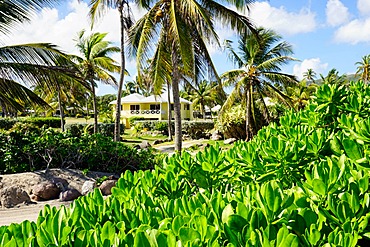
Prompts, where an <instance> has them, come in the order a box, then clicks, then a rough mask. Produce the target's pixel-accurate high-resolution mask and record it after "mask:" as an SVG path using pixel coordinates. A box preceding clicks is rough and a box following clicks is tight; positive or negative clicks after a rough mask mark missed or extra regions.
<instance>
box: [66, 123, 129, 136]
mask: <svg viewBox="0 0 370 247" xmlns="http://www.w3.org/2000/svg"><path fill="white" fill-rule="evenodd" d="M65 127H66V130H67V131H68V132H70V133H71V135H72V136H81V135H83V134H92V133H93V132H94V125H93V124H87V123H76V124H66V126H65ZM120 127H121V131H120V134H121V135H122V134H123V133H124V131H125V125H123V124H121V125H120ZM98 131H99V133H100V134H101V135H103V136H109V137H113V136H114V124H111V123H99V124H98Z"/></svg>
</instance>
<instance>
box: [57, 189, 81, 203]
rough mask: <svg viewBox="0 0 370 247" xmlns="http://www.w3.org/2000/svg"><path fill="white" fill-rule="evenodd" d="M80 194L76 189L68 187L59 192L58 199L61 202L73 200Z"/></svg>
mask: <svg viewBox="0 0 370 247" xmlns="http://www.w3.org/2000/svg"><path fill="white" fill-rule="evenodd" d="M80 196H82V195H81V193H80V192H79V191H78V190H76V189H68V190H66V191H63V192H61V193H60V195H59V200H60V201H62V202H65V201H72V200H75V199H77V198H79V197H80Z"/></svg>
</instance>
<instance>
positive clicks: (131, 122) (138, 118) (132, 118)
mask: <svg viewBox="0 0 370 247" xmlns="http://www.w3.org/2000/svg"><path fill="white" fill-rule="evenodd" d="M142 120H145V118H144V117H130V118H129V119H128V122H129V124H130V126H131V127H132V126H133V125H135V122H136V121H142Z"/></svg>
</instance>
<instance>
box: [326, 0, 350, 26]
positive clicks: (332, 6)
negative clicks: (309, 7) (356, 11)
mask: <svg viewBox="0 0 370 247" xmlns="http://www.w3.org/2000/svg"><path fill="white" fill-rule="evenodd" d="M325 12H326V21H327V23H328V24H329V25H330V26H339V25H341V24H343V23H346V22H348V20H349V11H348V8H347V7H346V6H344V4H343V3H342V2H341V1H340V0H328V2H327V3H326V11H325Z"/></svg>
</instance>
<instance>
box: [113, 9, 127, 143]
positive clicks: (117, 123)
mask: <svg viewBox="0 0 370 247" xmlns="http://www.w3.org/2000/svg"><path fill="white" fill-rule="evenodd" d="M118 11H119V17H120V28H121V29H120V32H121V71H120V75H119V82H118V91H117V104H116V119H115V121H114V141H116V142H118V141H120V140H121V135H120V131H121V98H122V87H123V81H124V78H125V66H126V64H125V23H124V16H123V6H122V4H121V5H120V6H119V7H118Z"/></svg>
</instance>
